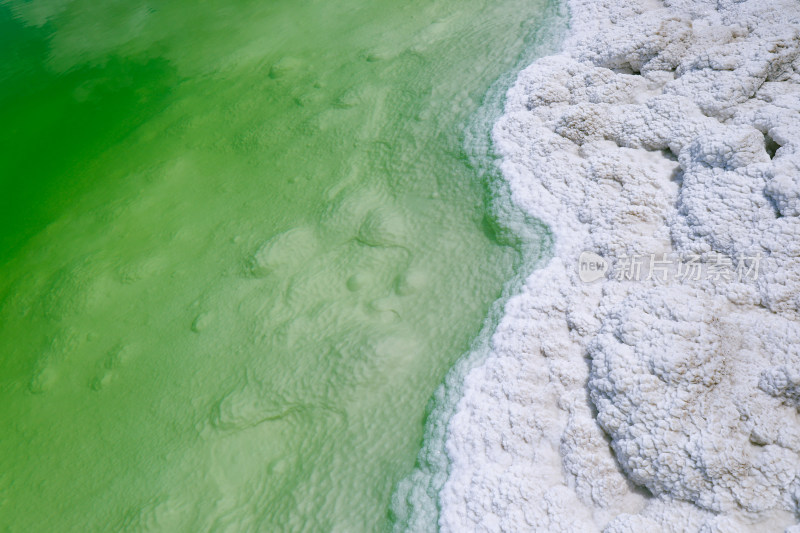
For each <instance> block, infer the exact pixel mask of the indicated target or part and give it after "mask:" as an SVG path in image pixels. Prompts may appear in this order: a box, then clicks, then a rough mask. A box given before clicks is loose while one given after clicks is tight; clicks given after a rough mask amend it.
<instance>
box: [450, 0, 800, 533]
mask: <svg viewBox="0 0 800 533" xmlns="http://www.w3.org/2000/svg"><path fill="white" fill-rule="evenodd" d="M568 4H569V7H570V10H571V17H572V18H571V20H572V33H571V36H570V37H569V39H568V40H567V42H566V44H565V48H564V50H565V51H564V52H562V53H561V54H560V55H556V56H551V57H546V58H543V59H541V60H539V61H537V62H536V63H534V64H533V65H531V66H530V67H528V68H527V69H526V70H524V71H523V72H522V73H521V74H520V76H519V78H518V80H517V82H516V84H515V85H514V87H513V88H512V89H511V90H510V91H509V93H508V101H507V105H506V112H505V115H504V116H503V117H502V118H501V119H500V120H499V122H498V123H497V124H496V126H495V129H494V133H493V136H494V142H495V146H496V149H497V150H498V152H499V154H500V155H501V157H502V160H501V163H500V164H501V169H502V172H503V174H504V176H505V178H506V179H507V180H508V182H509V184H510V186H511V189H512V193H513V199H514V201H515V202H516V203H517V204H518V205H519V206H520V207H522V208H523V209H524V210H525V211H527V212H528V213H529V214H531V215H534V216H536V217H538V218H539V219H541V220H542V221H543V222H545V223H546V224H548V225H549V226H550V227H551V228H552V230H553V232H554V235H555V237H556V245H555V254H554V258H553V259H552V260H551V261H550V263H549V264H548V265H546V266H545V267H544V268H543V269H541V270H538V271H536V272H534V273H533V274H532V275H531V276H530V278H529V279H528V280H527V282H526V284H525V286H524V288H523V290H522V292H521V294H519V295H517V296H515V297H514V298H512V299H510V300H509V301H508V303H507V305H506V309H505V317H504V319H503V320H502V322H501V324H500V325H499V327H498V330H497V332H496V333H495V335H494V336H493V338H492V354H491V356H490V357H489V358H488V359H487V361H486V363H485V364H483V365H482V366H479V367H477V368H475V369H474V370H472V371H471V372H470V373H469V374H468V375H467V377H466V380H465V384H464V396H463V398H462V399H461V400H460V402H459V404H458V407H457V410H456V414H455V415H454V417H453V418H452V419H451V421H450V424H449V429H448V431H449V433H448V438H447V453H448V455H449V459H450V471H449V475H448V479H447V481H446V483H445V485H444V488H443V490H442V492H441V494H440V503H441V515H440V521H439V525H440V527H441V528H442V530H444V531H457V532H461V531H476V530H477V531H514V532H517V531H531V530H538V531H553V532H556V531H581V532H585V531H604V532H609V533H612V532H613V533H617V532H620V533H622V532H639V531H647V532H656V531H664V532H678V531H681V532H683V531H702V532H709V533H710V532H735V531H759V532H762V531H784V530H785V531H792V532H797V531H800V526H798V525H794V524H796V523H797V522H798V515H800V415H799V414H798V409H800V320H799V319H800V2H797V1H796V0H749V1H738V2H734V1H731V0H719V1H716V0H714V1H708V0H706V1H702V0H673V1H665V2H660V1H655V0H616V1H615V0H569V1H568ZM584 250H586V251H593V252H595V253H597V254H600V255H602V256H604V257H607V258H614V257H619V256H620V255H625V254H634V253H637V254H651V253H656V254H660V253H662V252H674V253H677V254H682V255H683V256H689V255H694V254H699V255H700V256H702V258H703V260H704V261H711V258H712V257H713V256H714V254H725V255H727V256H729V257H731V258H738V257H740V256H748V257H752V256H756V255H757V254H761V255H762V256H763V260H762V261H761V263H760V272H759V275H758V279H757V280H752V279H745V280H743V281H742V282H733V281H731V282H728V281H726V280H724V279H720V280H718V281H711V280H707V279H702V280H700V281H685V282H678V281H671V282H668V283H664V282H658V283H656V282H645V281H637V282H619V281H615V280H609V279H604V280H602V281H597V282H595V283H592V284H584V283H581V282H580V281H579V279H578V277H577V272H576V264H577V260H578V255H579V254H580V253H581V252H582V251H584Z"/></svg>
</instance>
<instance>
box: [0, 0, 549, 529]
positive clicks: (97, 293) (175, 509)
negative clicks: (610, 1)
mask: <svg viewBox="0 0 800 533" xmlns="http://www.w3.org/2000/svg"><path fill="white" fill-rule="evenodd" d="M544 9H545V2H544V0H498V1H489V0H407V1H403V0H401V1H396V2H387V1H372V2H367V1H365V0H327V1H319V0H291V1H285V0H225V1H222V0H206V1H203V2H183V1H177V2H176V1H172V2H167V1H163V0H147V1H144V0H130V1H112V0H24V1H23V0H0V224H2V225H0V530H1V531H9V532H17V531H19V532H25V533H35V532H48V533H60V532H73V531H74V532H94V531H126V532H127V531H131V532H133V531H164V532H192V533H194V532H201V531H222V532H240V531H242V532H244V531H265V532H272V531H341V532H357V531H376V530H381V529H385V528H387V527H389V526H390V525H391V521H392V518H391V513H390V511H389V507H390V501H391V496H392V491H393V490H394V488H395V487H396V485H397V483H398V482H399V481H400V480H401V479H402V478H403V477H404V476H406V475H408V473H409V472H410V471H411V470H412V469H413V467H414V462H415V457H416V454H417V452H418V450H419V449H420V446H421V441H422V436H423V430H424V424H425V416H426V404H427V402H428V400H429V398H430V397H431V394H432V393H433V391H434V390H435V389H436V386H437V385H438V384H439V383H440V382H441V381H442V379H443V377H444V376H445V374H446V373H447V370H448V368H450V366H451V365H452V364H453V363H454V361H455V360H456V359H457V358H458V357H459V355H460V354H462V353H463V352H464V351H465V350H467V349H468V348H469V346H470V343H471V342H472V340H473V339H474V338H475V336H476V335H477V333H478V332H479V331H480V329H481V326H482V324H483V322H484V320H485V318H486V314H487V311H488V309H489V308H490V306H491V304H492V302H494V301H495V300H496V299H497V298H498V296H499V295H500V294H501V292H502V288H503V284H504V282H506V281H507V280H508V279H510V278H511V277H512V276H514V273H515V269H516V268H518V266H519V264H520V261H521V260H520V252H519V250H517V249H515V248H514V247H513V246H510V245H508V243H507V242H506V241H503V240H502V239H498V238H497V228H498V225H497V222H496V221H495V220H494V219H493V217H492V214H491V212H490V210H489V209H488V208H487V205H488V204H489V203H490V199H489V198H488V193H487V190H488V189H489V186H488V185H487V181H488V178H487V177H486V176H482V175H481V172H480V171H479V170H478V169H477V168H475V166H473V165H471V164H470V162H469V159H468V157H467V156H466V154H465V152H464V131H465V128H466V125H467V124H469V123H470V120H472V117H474V115H475V113H476V110H477V109H478V108H479V107H480V106H481V104H482V100H483V98H484V96H485V95H486V93H487V90H488V89H489V87H490V85H491V84H492V83H493V82H494V80H496V79H497V78H498V76H500V75H501V74H503V73H504V72H507V71H509V69H511V68H512V67H513V66H514V65H516V64H517V63H518V61H519V59H520V57H521V55H522V54H524V53H525V51H526V50H527V49H529V48H530V46H531V39H532V35H533V32H534V30H535V29H536V27H537V25H539V24H541V23H542V20H543V15H542V13H543V12H544ZM485 126H486V132H485V133H486V135H488V133H489V131H488V129H489V127H490V124H486V125H485Z"/></svg>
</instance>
